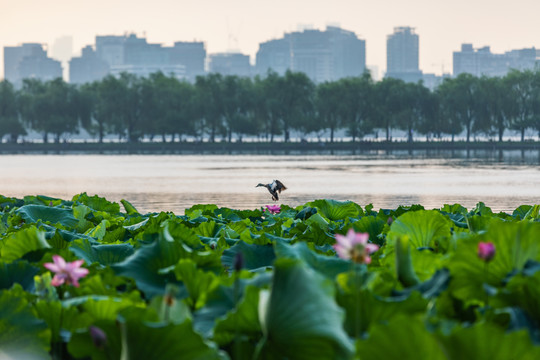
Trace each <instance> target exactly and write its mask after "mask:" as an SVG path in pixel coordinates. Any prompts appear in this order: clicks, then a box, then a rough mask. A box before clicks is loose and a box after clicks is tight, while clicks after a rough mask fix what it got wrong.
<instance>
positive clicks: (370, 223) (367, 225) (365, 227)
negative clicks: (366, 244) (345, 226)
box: [352, 216, 385, 245]
mask: <svg viewBox="0 0 540 360" xmlns="http://www.w3.org/2000/svg"><path fill="white" fill-rule="evenodd" d="M384 225H385V222H384V221H382V220H381V219H379V218H377V217H374V216H364V217H362V218H361V219H360V220H358V221H355V222H353V224H352V226H353V229H354V231H356V232H361V233H368V234H369V239H370V240H371V242H372V243H374V244H378V245H382V244H383V242H384V241H383V240H382V239H379V234H381V233H382V231H383V229H384Z"/></svg>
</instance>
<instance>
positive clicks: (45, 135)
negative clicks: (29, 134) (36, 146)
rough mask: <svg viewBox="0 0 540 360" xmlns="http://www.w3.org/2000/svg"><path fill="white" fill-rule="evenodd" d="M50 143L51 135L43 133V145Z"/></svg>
mask: <svg viewBox="0 0 540 360" xmlns="http://www.w3.org/2000/svg"><path fill="white" fill-rule="evenodd" d="M48 142H49V134H47V133H46V132H44V133H43V143H44V144H46V143H48Z"/></svg>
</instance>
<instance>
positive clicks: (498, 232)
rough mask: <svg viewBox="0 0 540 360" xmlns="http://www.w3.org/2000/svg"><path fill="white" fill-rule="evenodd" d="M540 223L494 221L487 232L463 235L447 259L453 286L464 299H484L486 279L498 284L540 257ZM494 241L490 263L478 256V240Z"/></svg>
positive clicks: (494, 284)
mask: <svg viewBox="0 0 540 360" xmlns="http://www.w3.org/2000/svg"><path fill="white" fill-rule="evenodd" d="M538 239H540V223H536V222H528V221H523V222H516V223H509V222H503V221H493V222H492V223H491V225H490V226H489V228H488V230H487V232H486V233H484V234H481V235H474V236H472V237H470V238H464V239H461V240H459V241H458V242H457V245H456V250H455V252H454V253H453V255H452V257H450V258H449V260H448V264H447V266H448V268H449V269H450V272H451V275H452V281H451V282H450V289H451V291H452V293H453V294H454V296H456V297H458V298H460V299H462V300H471V299H474V298H476V299H484V297H485V293H484V290H483V287H482V284H483V283H487V284H489V285H491V286H496V287H499V286H501V285H502V281H503V279H505V278H506V277H507V276H508V275H509V274H510V273H511V272H513V271H515V270H517V271H520V270H521V269H523V267H524V266H525V264H526V263H527V261H529V260H534V261H540V242H539V241H538ZM480 241H483V242H492V243H493V244H494V245H495V257H494V258H493V260H491V261H490V262H489V263H486V262H484V261H483V260H482V259H480V258H479V257H478V243H479V242H480Z"/></svg>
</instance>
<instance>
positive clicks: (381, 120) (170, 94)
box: [0, 71, 540, 142]
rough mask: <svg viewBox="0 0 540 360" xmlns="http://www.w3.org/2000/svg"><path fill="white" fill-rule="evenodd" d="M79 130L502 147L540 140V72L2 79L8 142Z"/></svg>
mask: <svg viewBox="0 0 540 360" xmlns="http://www.w3.org/2000/svg"><path fill="white" fill-rule="evenodd" d="M81 128H84V129H85V130H86V131H88V132H89V133H90V134H91V135H92V136H94V137H96V138H97V139H98V140H99V141H100V142H101V141H103V138H104V137H105V136H106V135H109V134H116V135H117V136H119V137H120V138H121V139H125V140H127V141H130V142H134V141H138V140H140V139H141V138H143V137H149V138H150V139H151V140H153V139H154V138H156V137H160V138H162V139H163V141H166V139H172V141H181V140H182V139H183V138H185V137H186V136H194V137H196V138H197V139H199V140H201V141H202V140H203V139H208V141H210V142H214V141H215V140H216V139H217V138H219V137H222V138H224V139H226V140H227V141H232V139H233V137H236V138H237V139H238V140H239V141H241V140H242V138H243V137H244V136H246V135H249V136H258V137H260V138H261V139H265V140H267V141H270V142H273V141H274V139H275V137H276V136H283V137H284V141H289V140H290V134H291V131H297V132H299V133H300V134H302V136H306V135H308V134H315V135H317V136H321V134H323V133H329V134H330V141H331V142H333V141H334V138H335V133H336V131H338V130H343V129H345V130H346V131H347V134H348V135H349V136H351V137H352V139H353V141H355V140H357V139H362V138H363V137H364V136H366V135H368V134H373V133H374V132H376V131H379V130H382V131H383V132H384V133H385V136H386V139H387V140H390V139H391V132H392V129H401V130H404V131H406V133H407V134H408V139H409V141H412V140H413V134H421V135H425V136H426V138H427V139H428V140H430V139H433V138H441V137H443V136H450V137H451V139H452V141H453V140H454V137H455V136H456V135H458V134H461V133H463V132H465V134H466V140H467V141H470V139H471V136H475V135H480V134H481V135H484V136H488V137H495V136H496V137H498V139H499V141H502V139H503V134H504V132H505V131H506V130H509V129H512V130H518V131H519V132H520V133H521V139H522V140H524V137H525V132H526V130H527V129H536V130H537V131H539V134H540V72H533V71H523V72H519V71H512V72H510V73H509V74H508V75H507V76H505V77H502V78H498V77H491V78H489V77H480V78H479V77H474V76H472V75H469V74H461V75H459V76H458V77H456V78H449V79H445V80H444V81H443V83H442V84H441V85H440V86H439V87H438V88H437V89H436V90H435V91H430V90H429V89H428V88H426V87H425V86H423V84H422V83H405V82H403V81H401V80H396V79H392V78H385V79H384V80H382V81H380V82H374V81H373V80H372V79H371V77H370V76H369V74H365V75H364V76H362V77H357V78H345V79H341V80H339V81H334V82H325V83H322V84H319V85H316V84H314V83H313V82H312V81H311V80H310V79H309V78H308V77H307V76H306V75H305V74H303V73H294V72H287V73H286V74H285V75H283V76H280V75H278V74H276V73H269V74H268V75H267V76H266V77H264V78H259V77H257V78H254V79H251V78H243V77H238V76H222V75H220V74H209V75H207V76H201V77H198V78H197V80H196V82H195V83H194V84H191V83H187V82H183V81H179V80H177V79H176V78H174V77H168V76H165V75H163V74H162V73H156V74H152V75H151V76H150V77H148V78H140V77H137V76H134V75H131V74H127V73H124V74H121V75H120V76H119V77H114V76H108V77H106V78H104V79H103V80H101V81H96V82H93V83H90V84H85V85H82V86H79V87H77V86H75V85H71V84H68V83H65V82H64V81H63V80H61V79H56V80H53V81H48V82H42V81H39V80H35V79H27V80H25V81H24V83H23V85H22V88H21V89H15V88H14V87H13V85H12V84H10V83H9V82H7V81H3V82H0V140H2V139H3V138H8V141H12V142H16V141H17V140H18V139H19V137H20V136H23V135H25V134H26V133H27V130H30V129H31V130H34V131H37V132H39V133H41V134H43V140H44V141H45V142H47V141H48V139H49V136H50V135H52V136H53V137H54V140H55V141H56V142H59V141H60V139H61V138H62V136H66V135H69V134H74V133H78V132H79V131H80V129H81Z"/></svg>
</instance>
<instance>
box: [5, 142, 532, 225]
mask: <svg viewBox="0 0 540 360" xmlns="http://www.w3.org/2000/svg"><path fill="white" fill-rule="evenodd" d="M539 164H540V158H539V155H538V151H530V152H527V154H525V153H521V152H505V153H504V154H502V153H501V154H499V155H498V156H492V155H491V154H487V155H486V154H476V155H475V154H473V155H472V156H469V157H466V156H465V155H464V154H462V153H451V152H448V153H446V154H444V153H443V154H437V155H431V156H427V155H426V154H413V155H408V154H399V153H398V154H397V155H396V154H393V155H387V154H363V155H0V169H1V172H0V194H1V195H4V196H9V197H17V198H22V197H24V196H25V195H38V194H39V195H47V196H52V197H58V198H62V199H71V198H72V197H73V195H75V194H78V193H81V192H87V193H88V194H89V195H94V194H97V195H99V196H102V197H106V198H107V199H109V200H111V201H119V200H121V199H126V200H128V201H130V202H131V203H132V204H133V205H134V206H135V207H136V208H137V209H138V210H139V211H141V212H154V211H156V212H157V211H173V212H174V213H176V214H178V215H182V214H183V213H184V210H185V209H186V208H189V207H191V206H193V205H195V204H208V203H214V204H217V205H218V206H220V207H230V208H235V209H255V208H258V207H261V206H264V205H266V204H271V203H272V200H271V197H270V194H269V193H268V192H267V191H266V189H264V188H255V185H257V184H258V183H259V182H262V183H267V182H270V181H272V179H279V180H281V181H282V182H283V183H285V185H286V186H287V187H288V190H287V191H285V192H283V193H282V194H281V198H280V201H279V202H278V203H280V204H287V205H290V206H293V207H294V206H298V205H302V204H304V203H306V202H308V201H312V200H315V199H323V198H326V199H335V200H352V201H355V202H357V203H358V204H360V205H362V206H365V205H367V204H369V203H373V205H374V207H375V209H379V208H396V207H397V206H399V205H411V204H422V205H424V207H425V208H427V209H432V208H440V207H441V206H442V205H443V204H445V203H448V204H454V203H460V204H462V205H463V206H465V207H467V208H469V209H470V208H472V207H474V206H475V204H476V203H477V202H480V201H482V202H484V203H486V205H487V206H490V207H491V208H492V209H493V210H494V211H506V212H511V211H512V210H513V209H515V208H516V207H517V206H519V205H521V204H538V203H540V186H539V179H540V165H539Z"/></svg>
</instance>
